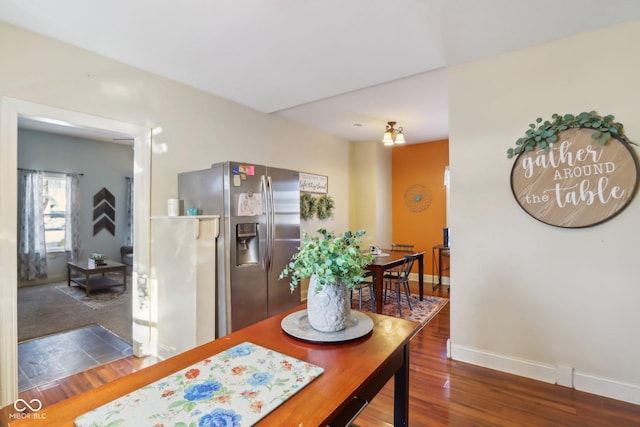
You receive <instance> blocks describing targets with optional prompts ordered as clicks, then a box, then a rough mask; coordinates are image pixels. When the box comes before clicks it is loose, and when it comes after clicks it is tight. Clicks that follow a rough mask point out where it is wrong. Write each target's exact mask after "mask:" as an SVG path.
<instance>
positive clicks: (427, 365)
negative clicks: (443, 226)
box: [20, 284, 640, 427]
mask: <svg viewBox="0 0 640 427" xmlns="http://www.w3.org/2000/svg"><path fill="white" fill-rule="evenodd" d="M414 286H415V284H412V287H414ZM445 289H446V288H445ZM413 291H414V292H416V289H413ZM428 294H431V292H428ZM433 294H434V295H437V296H444V297H448V293H447V292H446V290H443V291H441V290H436V292H435V293H433ZM450 305H451V304H447V305H446V306H445V307H444V308H443V309H442V310H441V311H440V313H439V314H438V315H437V316H436V317H435V318H434V319H433V320H432V321H431V322H429V323H428V324H427V325H426V326H425V327H424V328H423V329H422V330H421V331H420V332H419V333H418V334H417V335H416V336H415V337H414V339H413V340H412V342H411V356H410V357H411V374H410V396H409V399H410V401H409V405H410V408H409V415H410V420H411V426H421V427H422V426H425V427H441V426H443V427H444V426H455V427H458V426H474V427H484V426H486V427H495V426H503V427H511V426H513V427H523V426H524V427H526V426H532V427H543V426H549V427H559V426H572V427H573V426H580V427H583V426H584V427H611V426H616V427H627V426H628V427H632V426H633V427H638V426H640V405H633V404H630V403H625V402H621V401H618V400H613V399H607V398H604V397H600V396H595V395H592V394H588V393H584V392H580V391H576V390H573V389H570V388H567V387H561V386H557V385H553V384H547V383H543V382H540V381H535V380H531V379H528V378H523V377H518V376H515V375H510V374H507V373H504V372H499V371H494V370H491V369H486V368H481V367H479V366H474V365H470V364H467V363H462V362H457V361H452V360H449V359H447V356H446V342H447V339H448V338H449V318H450ZM153 363H155V360H154V359H153V358H145V359H138V358H135V357H127V358H124V359H120V360H117V361H114V362H111V363H107V364H105V365H101V366H98V367H96V368H93V369H91V370H89V371H86V372H82V373H80V374H77V375H72V376H70V377H67V378H63V379H61V380H57V381H53V382H51V383H48V384H45V385H43V386H40V387H37V388H34V389H30V390H25V391H24V392H22V393H20V397H21V398H23V399H25V400H29V399H32V398H38V399H40V400H41V401H42V402H43V404H44V405H45V406H48V405H51V404H53V403H56V402H58V401H60V400H63V399H66V398H68V397H70V396H73V395H75V394H78V393H82V392H83V391H87V390H90V389H92V388H95V387H97V386H99V385H101V384H104V383H107V382H109V381H112V380H113V379H115V378H118V377H120V376H123V375H127V374H128V373H131V372H134V371H136V370H139V369H142V368H143V367H145V366H147V365H149V364H153ZM356 425H358V426H360V427H365V426H366V427H390V426H392V425H393V381H389V382H388V383H387V384H386V385H385V387H384V388H383V389H382V390H381V391H380V393H379V394H378V395H377V396H376V397H375V398H374V399H373V401H372V402H370V404H369V405H368V406H367V408H365V410H364V411H363V412H362V413H361V414H360V416H359V417H358V419H357V420H356Z"/></svg>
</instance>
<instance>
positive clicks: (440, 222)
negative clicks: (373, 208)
mask: <svg viewBox="0 0 640 427" xmlns="http://www.w3.org/2000/svg"><path fill="white" fill-rule="evenodd" d="M448 165H449V140H441V141H434V142H426V143H422V144H410V145H405V146H402V147H394V148H393V151H392V154H391V167H392V172H391V173H392V184H391V189H392V195H391V200H392V234H391V236H392V242H393V243H410V244H411V243H412V244H414V245H415V249H416V250H423V251H425V257H424V261H425V262H424V264H425V265H424V271H425V274H432V271H431V270H432V269H431V248H432V247H433V246H435V245H441V244H442V229H443V228H444V227H445V226H446V218H447V217H446V215H447V213H446V196H445V186H444V170H445V167H446V166H448ZM414 184H419V185H422V186H424V187H426V188H427V189H429V191H430V192H431V205H430V206H429V207H428V208H427V209H425V210H423V211H421V212H413V211H412V210H411V209H410V208H409V207H408V206H407V204H406V203H405V194H406V192H407V190H408V189H409V188H410V187H411V186H412V185H414ZM414 271H417V267H414Z"/></svg>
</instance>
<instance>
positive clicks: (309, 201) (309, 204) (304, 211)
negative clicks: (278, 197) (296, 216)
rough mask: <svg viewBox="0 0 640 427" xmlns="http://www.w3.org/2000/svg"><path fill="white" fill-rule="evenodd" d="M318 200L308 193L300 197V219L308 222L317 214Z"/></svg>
mask: <svg viewBox="0 0 640 427" xmlns="http://www.w3.org/2000/svg"><path fill="white" fill-rule="evenodd" d="M316 208H317V199H316V198H315V197H314V196H312V195H311V194H308V193H303V194H301V195H300V218H302V219H304V220H308V219H311V218H313V216H314V215H315V214H316Z"/></svg>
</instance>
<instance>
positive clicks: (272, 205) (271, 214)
mask: <svg viewBox="0 0 640 427" xmlns="http://www.w3.org/2000/svg"><path fill="white" fill-rule="evenodd" d="M267 184H268V186H269V220H268V221H267V224H268V225H269V227H270V228H271V230H270V233H269V234H270V241H269V270H268V271H271V270H273V256H274V253H275V249H276V248H275V246H276V243H275V242H276V206H275V203H274V200H273V182H271V177H270V176H267Z"/></svg>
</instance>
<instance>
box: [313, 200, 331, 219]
mask: <svg viewBox="0 0 640 427" xmlns="http://www.w3.org/2000/svg"><path fill="white" fill-rule="evenodd" d="M316 203H317V205H316V213H317V215H318V219H328V218H331V215H333V208H334V207H335V205H334V203H333V199H332V198H331V196H327V195H324V196H320V197H318V201H317V202H316Z"/></svg>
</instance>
